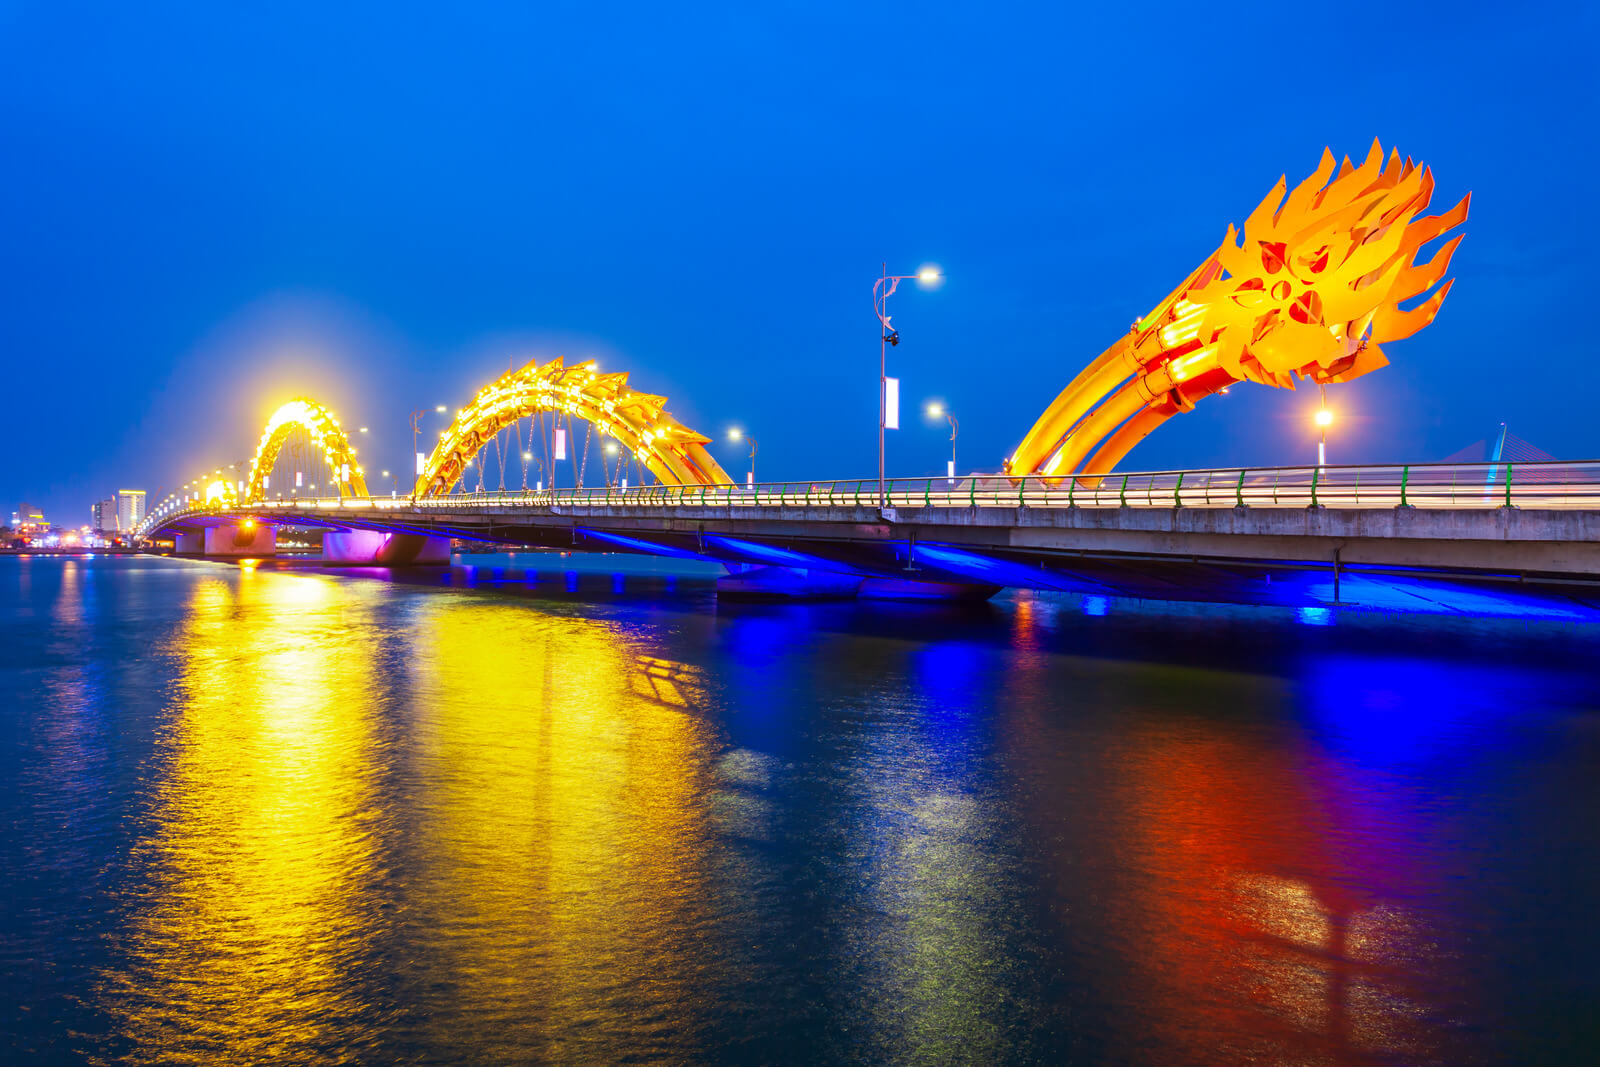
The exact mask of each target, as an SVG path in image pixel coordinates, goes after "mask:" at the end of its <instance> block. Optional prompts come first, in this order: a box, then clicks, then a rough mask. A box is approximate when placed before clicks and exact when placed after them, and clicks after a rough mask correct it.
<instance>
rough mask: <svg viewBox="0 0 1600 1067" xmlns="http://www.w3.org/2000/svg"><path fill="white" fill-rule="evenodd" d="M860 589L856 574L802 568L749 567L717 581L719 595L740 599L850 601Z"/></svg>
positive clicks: (735, 564) (734, 564) (731, 565)
mask: <svg viewBox="0 0 1600 1067" xmlns="http://www.w3.org/2000/svg"><path fill="white" fill-rule="evenodd" d="M728 566H729V567H738V566H740V564H737V563H730V564H729V565H728ZM860 587H861V578H860V577H859V576H857V575H854V574H839V573H838V572H836V571H819V570H804V569H801V568H799V567H745V568H744V569H742V570H738V571H734V572H733V573H732V574H727V575H724V576H723V577H721V578H718V579H717V596H718V597H728V598H730V599H736V600H849V599H851V598H852V597H854V596H855V595H856V590H857V589H859V588H860Z"/></svg>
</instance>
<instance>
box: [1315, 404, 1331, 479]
mask: <svg viewBox="0 0 1600 1067" xmlns="http://www.w3.org/2000/svg"><path fill="white" fill-rule="evenodd" d="M1317 388H1318V390H1319V391H1320V393H1321V395H1322V406H1321V407H1319V408H1318V409H1317V414H1316V419H1315V421H1316V424H1317V429H1318V431H1320V436H1319V438H1318V440H1317V466H1319V467H1325V466H1327V463H1328V427H1329V426H1332V425H1333V412H1331V411H1329V410H1328V387H1327V386H1325V385H1320V386H1318V387H1317Z"/></svg>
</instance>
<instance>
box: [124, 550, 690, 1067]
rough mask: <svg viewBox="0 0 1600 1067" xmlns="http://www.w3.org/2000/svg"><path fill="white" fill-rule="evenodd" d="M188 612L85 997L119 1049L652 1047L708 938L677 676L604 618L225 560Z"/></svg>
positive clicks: (553, 1051)
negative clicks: (126, 868)
mask: <svg viewBox="0 0 1600 1067" xmlns="http://www.w3.org/2000/svg"><path fill="white" fill-rule="evenodd" d="M188 608H189V611H188V617H187V619H186V621H185V623H184V625H183V627H182V629H181V631H180V632H179V633H178V634H177V635H176V636H175V638H174V639H173V641H172V643H171V645H170V649H169V651H170V653H171V654H172V655H173V656H174V657H175V658H176V659H177V661H178V662H179V664H180V672H179V673H180V684H179V685H178V687H177V691H176V692H175V694H174V698H173V699H174V707H173V710H172V717H171V720H170V724H169V726H168V733H167V735H166V736H165V737H164V738H163V744H162V746H161V751H162V752H163V753H164V758H162V759H158V761H157V764H156V765H155V766H152V768H151V770H150V778H151V780H152V782H153V785H152V796H151V810H150V814H149V822H150V827H151V828H150V830H149V832H148V834H147V836H146V838H145V840H144V842H143V843H142V845H141V846H140V847H139V850H138V852H137V853H136V854H135V855H134V856H133V857H132V864H131V866H132V867H133V869H134V870H136V871H138V872H139V873H140V876H141V877H142V878H143V880H144V884H143V885H142V886H141V887H140V889H139V890H138V892H137V893H136V894H135V895H134V900H133V903H132V907H131V909H130V910H131V912H132V917H131V919H130V920H129V923H128V926H127V927H126V929H125V930H124V931H123V932H122V933H121V934H120V935H119V936H120V937H121V939H122V940H123V941H124V942H125V943H124V944H123V945H121V946H120V947H121V949H122V951H121V957H122V958H123V960H124V962H123V963H122V964H121V965H120V966H118V967H116V968H114V969H113V970H111V971H110V972H109V973H107V974H106V975H105V976H104V980H103V982H102V984H101V989H100V990H99V996H98V999H99V1001H100V1002H101V1007H102V1009H103V1010H104V1011H105V1012H106V1013H107V1014H108V1015H109V1016H111V1019H112V1023H113V1026H114V1029H115V1030H116V1032H118V1033H121V1034H123V1035H126V1037H127V1038H128V1039H129V1040H130V1041H131V1042H132V1043H133V1045H134V1046H135V1047H136V1049H137V1052H136V1053H135V1054H134V1055H133V1057H132V1058H133V1059H135V1060H142V1061H144V1062H212V1061H221V1060H226V1061H227V1062H259V1061H267V1060H271V1061H282V1062H309V1061H316V1060H321V1059H323V1058H326V1056H327V1055H328V1054H329V1053H330V1050H331V1051H336V1052H337V1053H338V1054H339V1055H342V1056H346V1057H349V1058H353V1059H364V1058H377V1059H381V1058H383V1054H384V1053H383V1051H382V1050H383V1049H384V1048H386V1047H388V1046H387V1045H386V1044H384V1043H386V1042H399V1043H401V1045H402V1046H404V1047H412V1046H406V1045H405V1043H406V1042H408V1041H412V1042H416V1043H419V1044H421V1045H424V1046H426V1047H430V1048H433V1049H445V1050H452V1054H454V1055H459V1056H460V1057H461V1058H462V1059H464V1060H466V1061H472V1062H502V1061H507V1060H512V1059H526V1058H527V1057H529V1056H530V1055H532V1056H534V1057H536V1058H550V1057H562V1056H569V1057H570V1056H576V1057H577V1058H583V1059H594V1060H607V1059H612V1058H614V1057H615V1056H619V1055H622V1054H623V1053H624V1052H627V1051H637V1050H638V1049H640V1048H641V1047H642V1048H645V1049H648V1048H650V1047H651V1037H650V1035H651V1033H652V1032H653V1031H652V1027H651V1026H650V1025H649V1024H648V1020H650V1019H661V1018H665V1017H667V1016H668V1015H670V1014H671V1013H672V1012H673V1011H674V1010H675V1005H679V1004H681V1003H683V1002H684V1001H685V1000H686V999H687V998H690V997H692V996H694V995H695V993H694V987H695V984H696V981H697V979H698V980H701V981H702V984H703V975H700V974H699V970H698V968H699V967H700V963H699V962H697V961H699V960H700V959H702V958H703V957H704V955H705V953H704V952H698V951H696V948H697V944H696V942H697V939H699V938H703V937H706V936H709V935H708V934H707V933H706V931H708V930H709V929H710V928H711V927H712V925H713V924H712V923H711V922H710V920H709V918H708V915H707V912H708V911H709V910H710V907H711V906H710V905H708V904H707V901H706V897H707V890H706V886H705V883H706V881H707V874H706V855H707V852H708V850H709V848H710V846H711V844H712V842H711V836H712V835H711V833H710V831H708V830H707V829H706V827H705V826H704V807H703V804H702V803H700V802H699V801H697V799H696V798H697V796H698V795H699V793H700V792H701V790H702V789H703V782H702V781H701V777H702V775H703V773H704V771H703V768H704V767H705V766H706V765H707V764H708V763H709V761H710V759H709V756H708V753H709V752H711V750H712V747H713V746H714V745H715V743H716V742H715V736H714V734H715V731H714V730H713V729H711V728H710V727H709V726H708V725H707V724H706V721H705V719H704V718H703V716H702V715H701V713H700V710H699V709H698V708H697V701H698V700H700V699H701V696H700V694H701V689H700V686H701V681H700V679H699V676H698V674H697V672H696V669H695V668H692V667H688V666H686V665H683V664H677V663H673V662H671V661H667V660H663V659H660V658H658V657H654V656H647V655H642V654H641V653H640V650H639V649H636V648H634V647H632V646H631V645H630V643H629V642H628V641H627V639H626V638H625V636H624V635H623V634H622V632H621V631H619V630H618V629H616V628H613V627H612V626H610V625H609V624H606V623H603V622H596V621H590V620H585V619H581V618H573V617H565V616H562V615H551V614H546V613H544V612H542V611H540V610H538V609H535V608H531V607H529V606H527V605H521V604H510V603H505V602H500V601H488V600H483V599H479V598H475V597H470V596H458V595H453V594H449V593H442V594H438V595H424V596H417V595H416V594H415V593H410V592H403V591H398V590H396V589H395V588H394V587H391V586H387V585H384V584H381V583H361V582H349V581H340V580H335V579H328V578H323V577H317V576H303V575H289V574H283V573H277V572H273V571H264V570H259V569H254V568H244V569H237V570H234V571H232V572H230V573H229V574H228V575H227V576H226V577H224V578H218V579H214V580H208V581H205V582H203V583H202V584H201V585H200V586H199V587H198V588H197V589H196V591H195V592H194V595H193V597H192V599H191V601H190V603H189V605H188ZM386 613H387V614H386ZM397 615H398V617H399V618H401V619H402V620H403V625H399V626H397V625H394V624H393V620H394V618H395V617H396V616H397ZM397 1005H404V1006H405V1009H404V1010H405V1012H406V1014H407V1017H408V1018H409V1019H410V1020H411V1022H410V1023H409V1024H408V1025H411V1026H413V1027H416V1028H420V1029H415V1030H413V1032H411V1033H410V1034H409V1035H407V1034H406V1033H403V1032H399V1033H397V1032H396V1030H395V1028H394V1026H393V1025H392V1022H393V1013H394V1011H395V1010H396V1006H397ZM386 1020H387V1021H386ZM641 1020H646V1022H645V1023H641ZM556 1032H560V1033H563V1034H564V1035H565V1037H564V1038H563V1043H561V1044H559V1045H556V1044H552V1040H553V1039H552V1038H551V1037H550V1036H549V1035H551V1034H552V1033H556ZM660 1033H661V1035H662V1036H661V1038H660V1040H661V1042H662V1044H661V1047H660V1050H661V1051H662V1052H664V1053H666V1054H672V1051H673V1050H674V1049H677V1048H678V1046H676V1045H674V1044H673V1043H672V1042H673V1041H674V1040H677V1039H675V1038H673V1037H672V1036H671V1033H670V1029H662V1030H661V1031H660ZM574 1035H576V1036H574ZM680 1038H681V1035H680Z"/></svg>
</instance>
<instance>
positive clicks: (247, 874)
mask: <svg viewBox="0 0 1600 1067" xmlns="http://www.w3.org/2000/svg"><path fill="white" fill-rule="evenodd" d="M350 592H351V591H350V590H349V589H348V588H340V587H336V586H335V585H333V584H332V583H330V582H326V581H323V580H320V579H316V578H303V577H293V576H286V575H277V574H256V573H252V572H250V571H242V572H238V578H237V583H236V584H234V583H230V582H229V581H225V580H220V579H219V580H213V581H208V582H205V583H203V584H202V585H200V586H199V588H198V589H197V590H196V592H195V594H194V597H193V599H192V601H191V603H190V605H189V607H190V613H189V617H188V620H187V623H186V625H185V626H184V628H183V630H182V632H180V633H179V634H178V635H177V636H176V638H175V640H174V642H173V645H172V649H171V651H172V652H173V653H174V654H175V655H176V656H177V657H178V658H179V660H180V663H181V670H180V679H181V680H180V685H179V692H178V693H177V694H176V700H177V702H178V708H177V709H176V711H177V713H176V715H175V717H174V718H173V720H172V722H171V725H170V734H169V735H168V736H167V737H165V738H164V739H163V740H164V742H165V747H166V748H167V751H168V753H169V755H168V759H169V763H168V765H167V766H166V767H164V768H162V769H161V770H160V771H159V774H160V779H159V783H158V784H157V785H156V786H155V792H154V797H153V801H154V805H153V807H154V810H153V812H152V816H151V818H152V821H153V823H154V829H153V832H152V834H151V836H150V837H149V838H148V839H147V840H146V842H145V843H144V844H143V845H142V846H141V850H140V853H141V854H139V855H137V856H136V857H135V860H136V863H137V864H138V865H139V866H140V867H141V868H143V869H144V870H145V871H146V872H147V877H148V878H149V884H148V885H146V886H145V887H144V888H143V890H142V892H141V893H140V894H139V897H138V901H137V907H136V915H135V917H134V918H133V919H132V921H131V929H130V930H129V932H128V935H127V937H128V945H127V963H126V966H125V967H124V968H122V969H119V970H118V971H116V972H114V973H113V974H111V975H109V976H107V988H106V989H105V991H104V996H103V1000H104V1001H105V1003H106V1005H107V1007H108V1008H109V1010H110V1011H111V1012H112V1013H113V1014H121V1015H123V1016H124V1018H123V1020H122V1022H121V1025H120V1029H121V1030H122V1032H123V1033H124V1034H125V1035H126V1036H127V1037H129V1038H130V1039H131V1040H132V1042H133V1043H134V1048H135V1051H134V1053H133V1054H132V1058H133V1059H135V1060H141V1061H145V1062H196V1061H204V1060H206V1059H208V1058H210V1057H212V1056H218V1055H225V1056H226V1058H227V1059H228V1060H229V1061H231V1062H255V1061H260V1060H284V1061H299V1062H306V1061H308V1060H309V1059H310V1058H314V1056H315V1050H317V1049H319V1048H322V1047H325V1046H326V1045H327V1044H328V1043H329V1038H330V1037H331V1036H332V1035H330V1034H329V1033H327V1032H326V1031H327V1028H328V1027H330V1026H332V1025H333V1024H334V1021H335V1020H338V1019H340V1018H341V1017H344V1016H347V1015H348V1014H350V1013H352V1012H354V1011H355V1009H356V1008H357V1007H358V1005H357V1003H356V1002H355V1000H354V997H355V994H354V992H353V991H352V988H351V982H350V975H349V974H348V973H347V969H346V967H347V964H348V962H349V961H350V960H351V959H352V958H353V955H354V952H355V951H356V949H357V948H358V947H359V946H360V945H361V944H362V943H364V942H365V941H367V940H368V939H369V938H370V937H371V934H372V929H373V926H372V919H373V916H372V915H371V913H370V911H369V909H368V908H367V907H366V906H365V905H367V904H368V903H370V900H371V897H370V894H368V893H366V892H365V891H364V886H365V885H366V883H368V882H369V881H370V879H371V878H372V875H373V872H374V865H375V862H376V855H377V844H376V842H375V841H374V839H373V835H372V834H371V833H370V832H369V829H368V827H369V826H370V825H371V822H370V810H369V809H370V805H371V803H372V799H373V797H372V790H373V780H372V779H373V775H372V756H373V752H372V744H371V742H372V737H371V731H372V714H373V698H372V693H373V687H372V682H373V678H372V667H371V661H370V659H369V656H368V655H366V654H364V653H365V650H364V649H363V648H361V647H360V637H359V630H358V629H353V628H352V626H351V624H352V623H354V624H359V623H360V622H361V618H360V616H361V614H362V610H361V609H362V604H361V603H360V601H359V599H355V598H353V597H352V596H351V595H350ZM353 599H355V602H354V603H352V600H353ZM335 1043H337V1044H339V1045H343V1046H345V1047H350V1035H348V1034H341V1035H339V1036H338V1038H337V1039H336V1042H335Z"/></svg>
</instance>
